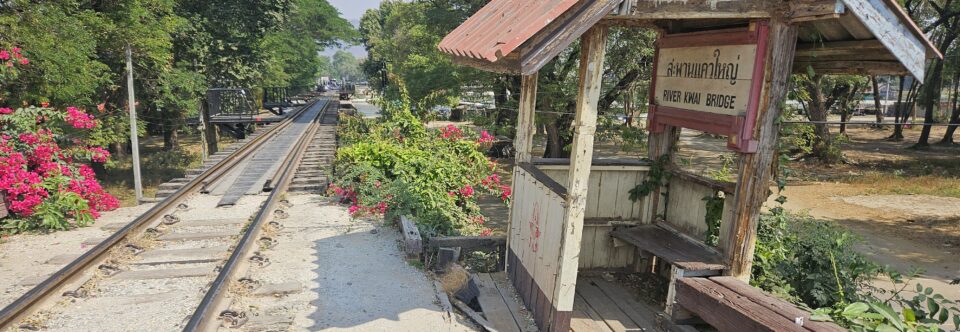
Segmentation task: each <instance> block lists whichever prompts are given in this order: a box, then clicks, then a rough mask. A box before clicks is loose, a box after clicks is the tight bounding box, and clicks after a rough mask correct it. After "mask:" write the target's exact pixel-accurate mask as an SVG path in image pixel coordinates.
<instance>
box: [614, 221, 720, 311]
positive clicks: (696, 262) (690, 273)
mask: <svg viewBox="0 0 960 332" xmlns="http://www.w3.org/2000/svg"><path fill="white" fill-rule="evenodd" d="M610 236H612V237H614V238H615V239H619V240H622V241H624V242H627V243H629V244H631V245H633V246H634V247H636V248H637V251H638V255H637V257H638V258H641V257H649V256H651V255H652V256H656V257H657V258H658V259H661V260H663V261H665V262H667V263H669V264H670V286H669V288H668V289H667V300H666V307H665V308H664V312H666V313H667V314H668V315H671V316H673V315H674V304H675V302H676V301H675V299H676V283H677V280H679V279H681V278H685V277H706V276H716V275H720V274H722V273H723V270H726V269H727V266H726V265H725V264H724V263H723V257H722V256H721V255H720V254H719V253H717V252H716V251H714V250H712V249H710V248H707V247H706V245H704V244H701V243H699V242H697V241H696V240H693V239H691V238H688V237H686V236H684V235H681V234H680V233H678V232H677V231H675V230H673V229H670V228H667V227H665V226H661V225H659V224H647V225H640V226H636V227H630V228H622V229H618V230H615V231H613V232H610ZM641 265H642V264H641ZM643 268H645V267H643ZM641 272H652V271H641Z"/></svg>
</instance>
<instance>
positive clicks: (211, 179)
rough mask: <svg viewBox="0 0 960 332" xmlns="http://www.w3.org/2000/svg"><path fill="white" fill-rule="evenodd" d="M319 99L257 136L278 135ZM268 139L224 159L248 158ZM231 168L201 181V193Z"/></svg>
mask: <svg viewBox="0 0 960 332" xmlns="http://www.w3.org/2000/svg"><path fill="white" fill-rule="evenodd" d="M319 101H320V99H316V100H314V101H312V102H309V103H307V104H305V105H303V106H302V107H300V108H299V109H297V111H296V113H294V114H291V115H290V116H289V117H287V118H286V119H284V121H282V122H280V123H278V124H277V125H276V126H274V127H277V128H270V132H269V133H263V134H261V135H260V136H257V138H260V137H261V136H267V135H269V137H273V136H276V135H278V134H280V132H281V131H282V129H283V128H286V127H287V126H289V125H290V124H291V123H293V120H292V119H296V118H298V117H300V115H301V114H303V112H306V111H307V110H308V109H310V107H311V106H313V104H315V103H317V102H319ZM287 120H290V121H287ZM267 141H268V139H262V140H258V141H257V143H255V144H256V148H252V149H247V150H246V151H245V152H244V153H242V154H240V155H237V156H234V155H233V154H231V155H230V156H228V157H226V158H223V159H224V160H227V159H234V160H242V159H244V158H246V157H247V156H249V155H250V154H251V153H253V151H256V150H257V148H259V147H260V146H261V145H263V144H265V143H266V142H267ZM251 143H252V142H251ZM230 170H231V169H222V170H219V171H218V172H214V173H213V174H210V176H209V177H207V178H204V180H203V181H201V183H200V184H201V185H200V193H201V194H207V193H209V192H210V190H209V189H208V188H207V187H209V186H210V185H211V184H214V183H216V182H217V181H219V180H220V178H222V177H223V176H224V175H226V174H227V173H228V172H229V171H230Z"/></svg>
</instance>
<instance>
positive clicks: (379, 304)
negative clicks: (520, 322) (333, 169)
mask: <svg viewBox="0 0 960 332" xmlns="http://www.w3.org/2000/svg"><path fill="white" fill-rule="evenodd" d="M288 199H289V201H290V202H291V203H292V204H293V206H292V207H290V208H288V209H287V212H289V214H290V217H289V218H287V219H284V220H282V224H283V229H281V230H280V231H279V232H278V233H277V234H275V235H274V236H275V239H277V240H278V242H279V243H278V244H277V246H276V247H274V248H272V249H269V250H266V251H263V252H264V254H265V255H266V256H267V257H268V258H269V259H270V261H271V264H270V265H269V266H268V267H266V268H262V269H252V270H251V272H250V277H251V278H252V279H254V280H258V281H260V282H261V283H262V286H261V288H260V291H261V293H259V294H257V292H258V291H254V292H252V293H253V294H248V295H247V296H243V297H242V298H241V299H240V300H239V302H240V303H235V305H234V307H237V308H251V309H250V311H249V312H248V314H249V315H250V316H251V319H250V322H249V323H248V326H247V327H246V329H247V330H250V331H254V330H266V329H279V330H293V331H317V330H324V331H348V330H349V331H473V330H474V329H473V328H472V327H469V326H468V325H465V323H464V322H462V321H459V320H458V318H457V317H454V318H452V319H451V321H449V322H448V321H447V320H445V319H444V315H443V313H442V311H441V310H440V307H439V306H438V304H437V298H436V293H435V290H434V288H433V282H432V281H431V280H430V279H429V278H427V276H426V275H425V273H424V272H423V271H421V270H419V269H417V268H415V267H412V266H410V265H408V264H407V263H405V262H404V259H403V254H402V252H401V251H400V250H399V247H398V240H399V234H398V232H397V230H396V229H395V228H392V227H389V226H388V227H381V226H380V224H379V223H378V222H373V221H365V220H352V219H351V218H350V217H349V215H348V214H347V211H346V208H344V207H341V206H336V205H332V204H329V203H327V202H326V201H325V199H324V198H322V197H321V196H317V195H295V196H290V197H288ZM271 288H272V289H276V290H282V291H283V292H284V293H287V294H282V295H274V294H269V293H268V292H266V293H264V292H263V289H271Z"/></svg>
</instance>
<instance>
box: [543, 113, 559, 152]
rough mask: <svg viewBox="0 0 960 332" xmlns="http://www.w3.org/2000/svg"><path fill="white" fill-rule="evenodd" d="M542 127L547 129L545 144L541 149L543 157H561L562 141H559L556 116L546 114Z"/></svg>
mask: <svg viewBox="0 0 960 332" xmlns="http://www.w3.org/2000/svg"><path fill="white" fill-rule="evenodd" d="M545 118H547V121H545V123H544V127H546V130H547V146H546V149H544V151H543V157H544V158H561V156H563V142H561V141H560V129H559V128H557V118H559V117H557V116H547V117H545Z"/></svg>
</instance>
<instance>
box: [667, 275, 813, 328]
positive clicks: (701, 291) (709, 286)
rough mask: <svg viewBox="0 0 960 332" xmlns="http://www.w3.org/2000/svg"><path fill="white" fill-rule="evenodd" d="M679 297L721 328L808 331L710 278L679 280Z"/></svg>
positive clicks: (701, 315)
mask: <svg viewBox="0 0 960 332" xmlns="http://www.w3.org/2000/svg"><path fill="white" fill-rule="evenodd" d="M676 299H677V304H679V305H680V306H681V307H683V308H684V309H686V310H689V311H691V312H693V313H695V314H697V315H698V316H700V318H703V320H704V321H706V322H707V323H710V325H712V326H713V327H715V328H716V329H717V330H720V331H778V332H779V331H796V332H805V331H807V329H805V328H804V327H803V326H800V325H796V324H794V322H791V321H789V320H786V319H784V318H783V317H781V316H780V315H778V314H777V313H775V312H773V311H772V310H770V309H767V308H764V307H763V306H761V305H759V304H756V303H753V302H751V301H750V300H749V299H747V298H744V297H743V296H740V295H739V294H737V293H735V292H733V291H731V290H729V289H727V288H726V287H723V286H721V285H718V284H716V283H715V282H712V281H710V279H707V278H681V279H678V280H677V283H676Z"/></svg>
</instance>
